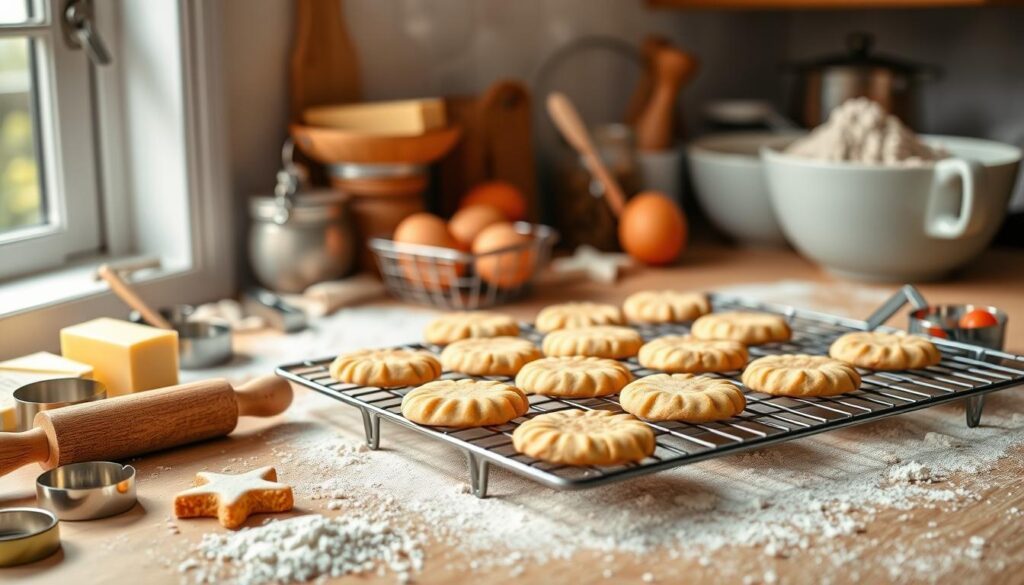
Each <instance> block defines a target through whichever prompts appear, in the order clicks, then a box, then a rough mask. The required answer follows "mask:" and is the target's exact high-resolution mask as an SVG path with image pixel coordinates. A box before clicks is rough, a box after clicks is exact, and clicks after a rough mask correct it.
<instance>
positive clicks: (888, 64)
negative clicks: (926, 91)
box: [794, 32, 933, 75]
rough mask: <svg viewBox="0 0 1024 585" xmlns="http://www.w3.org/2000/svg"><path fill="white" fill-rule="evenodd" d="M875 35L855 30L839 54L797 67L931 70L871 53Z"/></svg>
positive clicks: (899, 71) (914, 71) (924, 66)
mask: <svg viewBox="0 0 1024 585" xmlns="http://www.w3.org/2000/svg"><path fill="white" fill-rule="evenodd" d="M874 45H875V37H874V35H871V34H869V33H864V32H855V33H850V34H849V35H847V37H846V49H847V52H846V53H843V54H840V55H829V56H826V57H822V58H820V59H814V60H811V61H805V62H803V63H796V64H795V65H794V66H795V67H796V68H797V69H802V70H807V69H828V68H831V67H864V68H871V69H888V70H890V71H894V72H897V73H904V74H908V75H913V74H916V73H919V72H921V71H925V70H932V69H933V68H932V67H931V66H929V65H924V64H921V63H914V62H912V61H906V60H903V59H899V58H897V57H890V56H888V55H878V54H875V53H872V49H873V48H874Z"/></svg>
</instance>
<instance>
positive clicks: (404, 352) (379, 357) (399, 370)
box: [330, 349, 441, 388]
mask: <svg viewBox="0 0 1024 585" xmlns="http://www.w3.org/2000/svg"><path fill="white" fill-rule="evenodd" d="M330 373H331V377H332V378H334V379H335V380H337V381H339V382H345V383H348V384H359V385H360V386H378V387H381V388H392V387H396V386H411V385H413V384H423V383H424V382H429V381H431V380H435V379H437V378H438V377H440V376H441V362H439V361H437V358H436V357H434V354H432V353H430V352H427V351H420V350H413V349H361V350H359V351H353V352H350V353H344V354H341V355H339V356H338V357H337V358H335V359H334V361H333V362H331V367H330Z"/></svg>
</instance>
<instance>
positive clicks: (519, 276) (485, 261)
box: [473, 222, 536, 288]
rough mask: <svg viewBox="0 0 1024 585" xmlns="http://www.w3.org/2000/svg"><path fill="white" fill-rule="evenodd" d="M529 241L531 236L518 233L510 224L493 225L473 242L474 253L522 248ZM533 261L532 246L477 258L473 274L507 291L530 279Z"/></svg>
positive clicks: (531, 238) (531, 239) (485, 229)
mask: <svg viewBox="0 0 1024 585" xmlns="http://www.w3.org/2000/svg"><path fill="white" fill-rule="evenodd" d="M532 241H533V236H530V235H527V234H521V233H519V232H517V231H516V230H515V228H514V227H512V224H511V223H507V222H503V223H495V224H491V225H489V226H487V227H486V228H484V230H483V231H482V232H480V234H479V235H477V237H476V239H475V240H473V253H474V254H477V255H479V254H486V253H487V252H491V251H494V250H500V249H502V248H508V247H510V246H523V245H524V244H530V243H531V242H532ZM535 260H536V258H535V257H534V248H533V246H528V247H525V248H523V249H517V250H508V251H506V252H499V253H497V254H490V255H486V256H482V257H480V258H477V259H476V263H475V266H476V273H477V274H478V275H479V276H480V278H482V279H483V280H484V281H485V282H488V283H490V284H493V285H494V286H499V287H506V288H510V287H514V286H519V285H521V284H523V283H524V282H526V281H527V280H529V278H530V275H531V274H532V273H533V265H534V262H535Z"/></svg>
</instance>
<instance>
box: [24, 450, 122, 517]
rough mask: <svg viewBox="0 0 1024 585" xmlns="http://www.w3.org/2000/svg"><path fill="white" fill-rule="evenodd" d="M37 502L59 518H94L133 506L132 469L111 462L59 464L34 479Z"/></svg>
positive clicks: (110, 514)
mask: <svg viewBox="0 0 1024 585" xmlns="http://www.w3.org/2000/svg"><path fill="white" fill-rule="evenodd" d="M36 501H37V502H38V503H39V506H40V507H41V508H46V509H47V510H49V511H51V512H53V513H54V514H55V515H56V516H57V518H60V519H61V520H96V519H98V518H106V517H107V516H114V515H115V514H120V513H122V512H127V511H128V510H130V509H132V508H133V507H134V506H135V501H136V500H135V468H134V467H132V466H131V465H121V464H120V463H113V462H111V461H86V462H84V463H72V464H70V465H61V466H60V467H57V468H56V469H51V470H49V471H44V472H43V473H42V474H41V475H40V476H39V477H38V478H36Z"/></svg>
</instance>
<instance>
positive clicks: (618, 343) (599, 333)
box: [542, 325, 644, 359]
mask: <svg viewBox="0 0 1024 585" xmlns="http://www.w3.org/2000/svg"><path fill="white" fill-rule="evenodd" d="M643 344H644V340H643V338H641V337H640V334H639V333H637V332H636V331H634V330H633V329H630V328H629V327H616V326H614V325H601V326H596V327H580V328H579V329H559V330H558V331H552V332H551V333H548V334H547V335H545V336H544V341H543V343H542V347H543V348H544V355H548V356H570V355H583V356H592V357H601V358H612V359H623V358H628V357H632V356H635V355H636V352H637V351H639V350H640V346H641V345H643Z"/></svg>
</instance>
